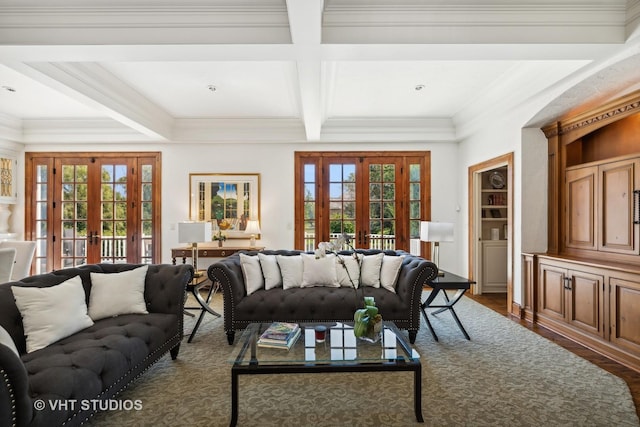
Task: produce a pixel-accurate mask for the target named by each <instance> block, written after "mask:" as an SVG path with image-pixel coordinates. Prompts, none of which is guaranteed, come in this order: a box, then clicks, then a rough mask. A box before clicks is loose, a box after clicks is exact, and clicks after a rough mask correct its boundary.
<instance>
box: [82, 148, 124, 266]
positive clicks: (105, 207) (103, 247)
mask: <svg viewBox="0 0 640 427" xmlns="http://www.w3.org/2000/svg"><path fill="white" fill-rule="evenodd" d="M132 169H133V167H132V165H131V162H128V161H126V160H124V161H122V160H119V161H115V162H114V161H113V160H109V159H105V160H102V161H101V162H100V201H99V206H100V221H99V226H98V227H97V228H96V229H94V230H92V231H91V234H90V235H91V240H92V241H91V244H92V245H94V247H95V249H96V250H98V251H99V257H100V262H106V263H114V264H115V263H125V262H127V258H128V252H127V250H128V248H127V243H128V240H129V238H128V231H129V229H130V227H131V226H132V225H133V223H134V221H132V219H131V218H130V215H131V210H130V209H129V206H131V205H132V201H131V200H130V196H129V195H130V194H131V192H132V191H131V190H132V189H133V188H134V187H133V185H132V183H130V181H131V179H132V178H133V176H131V177H130V174H129V171H130V170H132ZM131 175H132V174H131ZM130 178H131V179H130Z"/></svg>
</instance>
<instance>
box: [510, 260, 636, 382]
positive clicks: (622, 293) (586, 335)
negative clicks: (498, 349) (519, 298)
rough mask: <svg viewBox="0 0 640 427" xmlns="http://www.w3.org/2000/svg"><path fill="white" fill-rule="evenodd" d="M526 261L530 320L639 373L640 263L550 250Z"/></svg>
mask: <svg viewBox="0 0 640 427" xmlns="http://www.w3.org/2000/svg"><path fill="white" fill-rule="evenodd" d="M523 263H524V265H525V266H528V268H527V267H525V269H524V271H523V282H524V285H525V303H524V305H525V307H524V309H525V318H526V319H527V320H530V321H533V322H535V323H538V324H540V325H542V326H545V327H546V328H549V329H551V330H553V331H555V332H558V333H560V334H562V335H565V336H567V337H569V338H571V339H573V340H575V341H577V342H580V343H582V344H584V345H585V346H587V347H589V348H592V349H594V350H596V351H598V352H600V353H602V354H604V355H607V356H609V357H611V358H613V359H615V360H617V361H619V362H620V363H623V364H624V365H626V366H629V367H631V368H633V369H635V370H638V371H640V327H638V325H640V265H638V266H631V265H625V264H617V265H614V264H610V265H607V264H601V263H600V264H599V263H596V262H588V261H585V260H582V259H577V258H569V257H563V256H560V255H547V254H524V255H523ZM531 268H535V269H536V271H537V275H536V274H531V273H530V271H531V270H530V269H531ZM527 271H529V273H527ZM527 305H529V308H527Z"/></svg>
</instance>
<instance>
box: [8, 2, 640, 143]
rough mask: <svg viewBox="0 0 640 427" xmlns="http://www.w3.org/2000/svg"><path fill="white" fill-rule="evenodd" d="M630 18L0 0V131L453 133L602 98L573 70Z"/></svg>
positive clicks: (413, 136) (623, 5) (121, 138)
mask: <svg viewBox="0 0 640 427" xmlns="http://www.w3.org/2000/svg"><path fill="white" fill-rule="evenodd" d="M639 22H640V0H602V1H596V0H537V1H527V0H399V1H394V0H324V1H322V0H237V1H236V0H194V1H191V0H189V1H180V0H115V1H114V0H109V1H106V0H0V139H5V140H11V141H15V142H18V143H60V142H65V143H90V142H131V141H138V142H149V143H153V142H158V141H162V142H166V141H169V142H178V143H179V142H183V141H233V142H236V141H237V142H242V141H265V142H270V141H271V142H292V141H293V142H315V141H353V142H369V141H389V142H393V141H412V140H420V141H456V140H459V139H460V138H462V137H464V135H465V133H466V132H469V129H471V127H472V124H473V123H477V122H478V121H479V120H483V119H484V118H485V117H490V116H491V117H495V116H496V115H497V114H501V113H502V112H506V111H510V110H512V109H515V108H518V107H519V106H521V105H522V104H523V103H526V102H527V101H528V100H529V99H531V98H532V97H534V96H536V95H537V94H539V93H540V92H543V91H545V90H549V89H550V88H553V87H558V85H562V84H565V85H569V86H570V87H573V91H572V92H571V93H570V102H568V101H567V102H562V101H559V100H556V101H555V104H554V108H553V114H561V113H562V112H563V111H562V110H566V109H568V108H571V105H572V104H575V103H576V102H583V101H587V100H588V99H591V98H593V97H595V96H602V95H603V94H602V93H601V92H602V91H606V90H607V89H606V88H607V87H608V83H607V84H602V83H601V85H600V89H599V92H600V93H592V92H591V93H590V92H589V91H581V90H576V89H575V87H576V86H573V82H574V81H575V82H576V83H579V82H580V81H586V80H587V79H588V78H595V77H597V75H598V73H602V72H603V70H604V69H605V68H606V67H608V66H611V65H613V64H615V63H616V62H617V61H618V60H620V61H622V60H631V61H634V60H635V59H636V58H637V57H638V56H639V55H640V49H639V48H638V43H637V42H634V40H637V39H638V37H635V36H636V34H635V33H636V28H637V27H638V24H639ZM620 69H621V68H620V67H618V71H620ZM635 70H637V68H635V69H634V67H626V68H625V71H624V73H623V75H619V76H618V77H617V78H616V79H615V81H612V82H610V83H611V84H612V85H615V84H616V82H620V79H622V80H624V81H625V82H629V83H631V84H634V82H638V81H640V76H639V75H638V73H637V71H635ZM605 74H606V73H605ZM605 80H606V78H605ZM581 98H584V99H581ZM536 113H538V112H537V111H532V112H531V114H532V116H533V115H534V114H536ZM537 119H538V120H543V119H544V117H542V116H540V114H538V117H537Z"/></svg>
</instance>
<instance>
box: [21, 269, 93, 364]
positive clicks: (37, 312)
mask: <svg viewBox="0 0 640 427" xmlns="http://www.w3.org/2000/svg"><path fill="white" fill-rule="evenodd" d="M11 292H13V297H14V298H15V300H16V306H17V307H18V310H19V311H20V314H21V315H22V325H23V326H24V333H25V336H26V339H27V353H31V352H32V351H36V350H39V349H41V348H44V347H46V346H48V345H49V344H52V343H54V342H56V341H58V340H61V339H62V338H66V337H68V336H69V335H73V334H75V333H76V332H78V331H80V330H82V329H85V328H88V327H89V326H92V325H93V320H91V318H90V317H89V316H88V315H87V303H86V300H85V298H86V297H85V293H84V288H83V287H82V279H81V278H80V276H75V277H73V278H71V279H69V280H66V281H64V282H62V283H60V284H59V285H55V286H51V287H48V288H28V287H21V286H12V287H11Z"/></svg>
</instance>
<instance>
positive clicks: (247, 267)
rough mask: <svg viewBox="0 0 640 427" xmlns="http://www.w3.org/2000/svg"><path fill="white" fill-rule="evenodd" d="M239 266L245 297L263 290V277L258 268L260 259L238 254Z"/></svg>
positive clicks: (260, 269)
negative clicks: (245, 291) (245, 292)
mask: <svg viewBox="0 0 640 427" xmlns="http://www.w3.org/2000/svg"><path fill="white" fill-rule="evenodd" d="M240 266H241V267H242V275H243V276H244V287H245V289H246V290H247V295H251V294H252V293H254V292H255V291H257V290H259V289H263V288H264V277H263V276H262V268H261V267H260V258H258V257H257V256H251V255H246V254H240Z"/></svg>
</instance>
